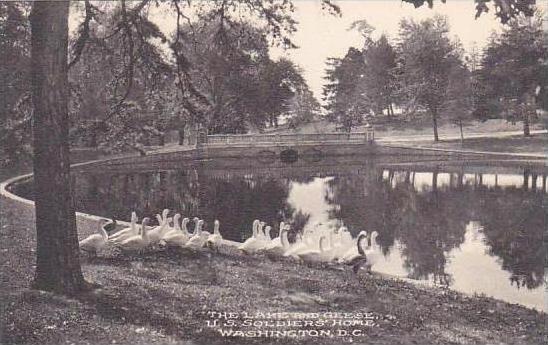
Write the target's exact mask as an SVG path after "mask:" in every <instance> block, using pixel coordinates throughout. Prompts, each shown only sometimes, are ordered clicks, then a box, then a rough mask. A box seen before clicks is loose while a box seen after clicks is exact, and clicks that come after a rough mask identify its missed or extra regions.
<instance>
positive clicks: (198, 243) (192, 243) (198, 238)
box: [185, 219, 207, 249]
mask: <svg viewBox="0 0 548 345" xmlns="http://www.w3.org/2000/svg"><path fill="white" fill-rule="evenodd" d="M203 225H204V221H203V219H200V220H199V221H198V222H197V223H196V229H195V230H194V233H193V234H192V237H190V239H189V240H188V242H187V243H186V245H185V246H186V247H190V248H194V249H198V248H202V247H203V246H204V244H205V242H206V240H207V239H206V238H205V237H204V236H202V226H203Z"/></svg>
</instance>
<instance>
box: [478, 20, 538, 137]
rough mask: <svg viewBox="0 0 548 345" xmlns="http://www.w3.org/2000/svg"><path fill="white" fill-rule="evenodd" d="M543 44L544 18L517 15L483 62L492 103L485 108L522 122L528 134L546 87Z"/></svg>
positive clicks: (495, 39) (490, 46)
mask: <svg viewBox="0 0 548 345" xmlns="http://www.w3.org/2000/svg"><path fill="white" fill-rule="evenodd" d="M543 43H544V42H543V31H542V20H541V19H540V17H535V18H527V19H526V18H517V19H515V20H512V21H510V22H509V23H508V26H507V27H506V28H505V29H504V30H503V32H502V33H501V34H500V35H497V36H494V37H493V38H492V39H491V41H490V42H489V44H488V46H487V49H486V50H485V53H484V57H483V61H482V70H481V72H480V77H481V79H480V80H481V81H482V82H483V84H484V85H483V89H484V91H485V92H484V95H483V96H484V97H485V98H486V99H487V100H486V101H485V102H486V103H489V104H491V106H490V107H485V109H484V110H486V111H491V112H493V111H495V112H500V113H501V115H502V116H503V117H505V118H506V119H508V120H510V121H522V122H523V134H524V135H525V136H529V135H530V129H529V124H530V121H531V119H532V118H533V117H534V116H536V115H535V113H536V108H537V106H536V98H537V97H538V95H539V94H540V92H539V91H540V90H541V89H542V88H545V87H546V68H547V66H546V64H545V61H546V59H547V57H548V51H547V48H546V46H544V44H543ZM541 102H542V100H541ZM478 115H480V116H482V115H483V116H489V115H490V114H489V113H483V114H481V113H479V114H478Z"/></svg>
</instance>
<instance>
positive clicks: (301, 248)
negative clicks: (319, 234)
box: [284, 229, 314, 259]
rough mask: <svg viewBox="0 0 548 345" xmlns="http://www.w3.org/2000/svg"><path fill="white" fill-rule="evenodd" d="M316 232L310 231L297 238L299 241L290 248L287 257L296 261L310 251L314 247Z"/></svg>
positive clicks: (285, 254)
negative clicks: (303, 253) (302, 254)
mask: <svg viewBox="0 0 548 345" xmlns="http://www.w3.org/2000/svg"><path fill="white" fill-rule="evenodd" d="M313 235H314V230H312V229H309V230H307V231H305V232H304V234H303V235H302V236H299V237H297V240H296V241H295V243H293V245H292V246H291V248H289V249H288V250H287V251H286V252H285V253H284V256H285V257H293V258H295V259H298V258H299V253H301V252H305V251H308V250H310V249H311V248H312V247H313V246H314V239H313Z"/></svg>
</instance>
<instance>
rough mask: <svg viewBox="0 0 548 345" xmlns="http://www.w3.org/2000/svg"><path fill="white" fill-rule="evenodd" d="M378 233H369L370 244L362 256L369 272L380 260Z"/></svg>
mask: <svg viewBox="0 0 548 345" xmlns="http://www.w3.org/2000/svg"><path fill="white" fill-rule="evenodd" d="M378 235H379V234H378V232H376V231H373V232H372V233H371V238H370V240H371V244H370V245H369V246H368V247H367V249H365V251H364V255H365V257H366V259H367V268H368V270H369V271H371V267H372V266H373V265H375V264H376V263H377V262H379V260H381V259H382V253H381V252H380V247H379V245H378V244H377V236H378Z"/></svg>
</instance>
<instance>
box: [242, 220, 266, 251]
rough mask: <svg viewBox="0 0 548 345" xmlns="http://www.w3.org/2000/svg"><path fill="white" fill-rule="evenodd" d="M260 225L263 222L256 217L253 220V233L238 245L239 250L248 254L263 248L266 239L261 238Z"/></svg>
mask: <svg viewBox="0 0 548 345" xmlns="http://www.w3.org/2000/svg"><path fill="white" fill-rule="evenodd" d="M260 225H261V222H260V221H259V220H258V219H255V220H254V221H253V230H252V235H251V237H250V238H248V239H247V240H245V242H244V243H242V244H240V245H239V246H238V249H239V250H241V251H242V252H244V253H246V254H252V253H254V252H256V251H257V250H259V249H261V248H262V246H263V245H264V243H263V242H264V241H263V240H262V239H261V235H260V234H259V232H260V230H259V228H260Z"/></svg>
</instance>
